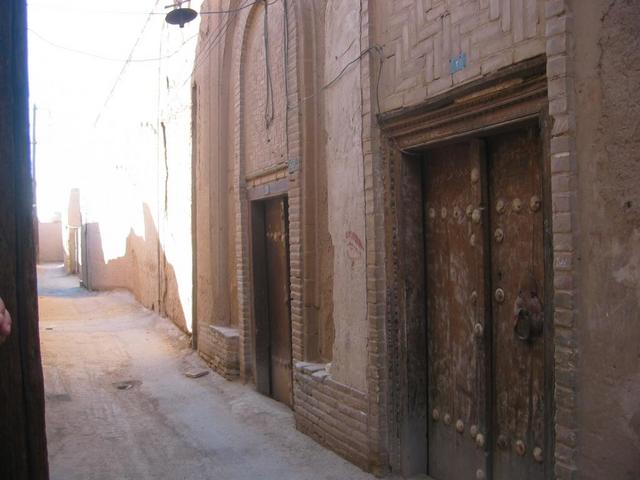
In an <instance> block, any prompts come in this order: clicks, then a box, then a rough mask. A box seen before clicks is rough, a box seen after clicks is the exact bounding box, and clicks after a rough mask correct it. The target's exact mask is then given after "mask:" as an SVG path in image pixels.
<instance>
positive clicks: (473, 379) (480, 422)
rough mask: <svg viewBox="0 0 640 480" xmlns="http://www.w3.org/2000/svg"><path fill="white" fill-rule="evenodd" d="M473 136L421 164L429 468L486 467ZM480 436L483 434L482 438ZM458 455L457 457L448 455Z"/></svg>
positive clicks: (477, 162)
mask: <svg viewBox="0 0 640 480" xmlns="http://www.w3.org/2000/svg"><path fill="white" fill-rule="evenodd" d="M481 164H482V161H481V151H480V145H479V143H478V142H471V143H464V144H457V145H452V146H448V147H443V148H440V149H437V150H434V151H432V152H430V153H429V155H428V158H427V161H426V163H425V168H424V175H423V176H424V192H425V193H424V197H425V208H424V211H425V240H426V241H425V261H426V291H427V302H426V310H427V339H428V341H427V344H428V381H429V389H428V390H429V391H428V395H429V413H430V421H429V426H428V450H429V454H428V462H429V473H430V475H431V476H432V477H433V478H435V479H436V480H440V479H442V480H445V479H450V478H474V477H475V474H476V471H477V470H478V469H481V470H482V471H483V472H485V471H486V466H485V455H484V445H483V443H482V442H480V443H479V445H478V444H476V438H475V437H476V436H475V434H476V433H477V432H480V435H482V436H483V435H485V434H486V432H485V423H486V421H485V414H484V413H485V401H484V398H485V396H486V395H485V391H486V389H485V372H486V365H485V361H484V346H483V340H482V335H478V334H477V333H476V330H477V329H478V327H477V326H476V324H478V325H480V326H481V328H483V326H484V267H483V233H482V216H483V215H482V211H483V209H482V181H481V178H480V172H481ZM482 436H481V439H482V438H484V437H482ZM453 459H455V461H452V460H453Z"/></svg>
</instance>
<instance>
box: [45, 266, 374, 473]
mask: <svg viewBox="0 0 640 480" xmlns="http://www.w3.org/2000/svg"><path fill="white" fill-rule="evenodd" d="M38 276H39V277H38V278H39V295H40V330H41V332H40V334H41V343H42V350H43V364H44V374H45V392H46V402H47V409H46V410H47V411H46V417H47V435H48V445H49V462H50V468H51V478H52V479H53V480H73V479H82V480H89V479H135V480H139V479H170V480H177V479H219V480H233V479H250V478H256V479H278V480H285V479H296V480H303V479H314V480H315V479H327V480H329V479H334V480H345V479H354V480H357V479H365V478H373V477H371V476H370V475H367V474H365V473H363V472H362V471H360V470H359V469H357V468H356V467H354V466H352V465H351V464H349V463H348V462H346V461H345V460H343V459H341V458H340V457H338V456H337V455H335V454H333V453H332V452H330V451H328V450H326V449H324V448H323V447H321V446H319V445H318V444H317V443H315V442H314V441H313V440H311V439H310V438H309V437H307V436H305V435H303V434H301V433H299V432H298V431H296V430H295V428H294V424H293V416H292V413H291V411H290V410H289V409H288V408H286V407H285V406H283V405H281V404H279V403H277V402H275V401H273V400H271V399H269V398H266V397H263V396H261V395H259V394H257V393H256V392H254V391H253V390H252V389H251V388H250V387H248V386H244V385H242V384H241V383H239V382H234V383H230V382H227V381H226V380H224V379H223V378H221V377H219V376H218V375H216V374H214V373H209V374H208V375H206V376H203V377H200V378H195V379H194V378H188V377H187V376H185V373H186V372H197V371H202V370H203V369H206V370H208V369H207V368H206V365H205V364H204V362H202V360H201V359H200V358H199V357H198V356H197V354H195V353H194V352H193V350H191V349H190V348H189V346H188V340H187V338H186V336H185V335H183V334H182V332H180V331H179V330H178V329H176V328H175V327H174V326H173V324H172V323H171V322H170V321H169V320H167V319H164V318H161V317H159V316H158V315H156V314H155V313H154V312H151V311H149V310H147V309H145V308H143V307H142V306H140V305H139V304H138V303H137V302H136V301H135V300H134V298H133V297H132V296H131V295H130V294H129V293H127V292H119V291H118V292H108V293H94V292H87V291H86V290H84V289H82V288H80V287H79V286H78V279H77V277H73V276H68V275H65V273H64V270H63V268H62V266H57V265H56V266H54V265H44V266H40V267H38Z"/></svg>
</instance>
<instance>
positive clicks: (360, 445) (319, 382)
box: [294, 362, 369, 470]
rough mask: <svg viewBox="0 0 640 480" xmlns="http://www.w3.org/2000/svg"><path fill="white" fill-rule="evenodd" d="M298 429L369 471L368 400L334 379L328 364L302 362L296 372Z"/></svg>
mask: <svg viewBox="0 0 640 480" xmlns="http://www.w3.org/2000/svg"><path fill="white" fill-rule="evenodd" d="M294 395H295V405H296V409H295V419H296V427H297V428H298V430H300V431H301V432H303V433H305V434H307V435H309V436H311V437H312V438H313V439H315V440H316V441H317V442H319V443H321V444H322V445H324V446H326V447H327V448H330V449H331V450H333V451H334V452H336V453H337V454H338V455H340V456H342V457H344V458H346V459H347V460H349V461H350V462H352V463H354V464H356V465H358V466H359V467H361V468H363V469H365V470H368V463H369V462H368V438H367V413H366V412H367V408H368V407H367V397H366V395H365V394H364V393H362V392H359V391H357V390H354V389H353V388H350V387H348V386H346V385H343V384H341V383H338V382H336V381H334V380H333V379H332V378H331V374H329V373H328V372H327V371H326V369H325V365H323V364H314V363H307V362H298V363H296V366H295V372H294Z"/></svg>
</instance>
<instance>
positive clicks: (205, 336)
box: [193, 0, 368, 466]
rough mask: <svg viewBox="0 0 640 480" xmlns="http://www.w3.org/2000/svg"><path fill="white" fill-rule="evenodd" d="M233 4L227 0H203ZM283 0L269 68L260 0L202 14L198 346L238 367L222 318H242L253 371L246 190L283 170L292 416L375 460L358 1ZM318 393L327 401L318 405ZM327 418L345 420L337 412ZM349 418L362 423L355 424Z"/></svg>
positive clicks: (214, 360) (359, 458)
mask: <svg viewBox="0 0 640 480" xmlns="http://www.w3.org/2000/svg"><path fill="white" fill-rule="evenodd" d="M229 6H230V3H229V2H225V1H220V2H209V3H208V4H205V5H204V6H203V8H209V9H217V10H225V9H228V7H229ZM286 7H287V8H286V11H285V5H284V2H275V3H274V4H273V5H271V4H270V5H269V6H268V7H267V8H268V21H267V24H268V44H269V53H268V58H269V68H270V72H267V69H266V57H265V46H264V36H263V32H264V6H263V5H262V4H258V5H255V6H252V7H250V8H245V9H242V10H241V11H239V12H238V13H237V14H231V15H219V16H218V15H212V16H208V17H203V20H202V23H201V30H200V41H199V47H198V53H197V55H196V58H198V57H200V58H201V61H199V62H197V63H196V65H197V68H196V72H195V75H194V82H193V83H194V85H195V88H196V90H197V132H196V138H197V149H196V150H197V155H196V159H195V169H194V172H195V185H196V188H195V198H196V202H197V218H198V222H197V225H196V239H197V247H196V248H197V271H196V278H197V294H196V302H197V303H196V309H197V312H198V313H197V317H198V324H199V340H198V349H199V351H200V353H201V354H202V355H203V356H204V357H205V358H206V359H207V360H209V361H210V363H211V364H212V366H213V367H214V368H217V369H218V370H219V371H220V373H222V374H224V375H226V376H228V374H229V369H228V368H226V367H224V368H223V367H222V366H221V365H225V364H226V365H229V364H233V359H232V358H227V356H228V355H230V353H229V352H231V354H233V353H234V352H236V349H227V348H226V347H224V343H223V342H221V341H219V339H220V331H224V332H227V333H229V334H233V332H237V334H238V337H239V348H238V349H237V352H236V353H235V354H237V355H238V357H239V358H238V363H239V372H238V375H239V376H241V377H242V378H243V379H245V380H249V381H252V380H253V379H254V378H255V372H254V359H253V348H254V346H253V341H254V340H253V339H254V337H253V330H252V328H253V327H252V325H253V308H254V307H253V303H252V302H253V292H252V288H253V285H252V280H251V278H252V277H251V262H250V254H251V251H250V242H249V238H250V237H249V234H250V228H251V227H250V215H249V214H250V210H249V209H250V202H251V201H255V199H256V198H258V199H259V198H261V197H259V195H260V194H261V193H260V192H262V191H263V189H264V188H267V185H275V184H277V182H281V183H280V184H278V185H282V184H283V183H282V182H285V183H284V185H286V187H285V192H286V193H287V194H288V203H289V233H290V238H289V240H290V241H289V244H290V262H291V269H290V274H291V279H290V282H291V318H292V329H293V331H292V340H293V345H292V351H293V360H294V363H296V367H295V372H294V377H295V386H294V408H295V411H296V422H297V425H298V427H299V428H300V429H302V430H303V431H305V432H307V433H309V434H311V435H313V436H314V437H315V438H316V439H318V440H319V441H321V442H323V443H324V444H326V445H328V446H330V447H331V448H334V449H335V450H337V451H339V452H340V453H341V454H343V455H345V456H348V457H349V458H352V459H353V461H355V462H356V463H358V464H359V465H362V466H366V464H367V451H368V445H367V434H366V432H367V425H366V421H367V412H366V410H367V409H366V394H365V392H366V390H367V328H368V326H367V303H366V256H365V245H366V234H365V209H364V203H365V202H364V167H363V161H362V159H363V154H362V135H363V123H362V101H363V100H362V97H361V88H360V85H361V83H360V76H361V73H360V68H359V66H358V58H359V57H360V51H361V48H363V47H362V42H361V39H360V19H359V12H360V4H359V2H358V1H356V0H353V1H348V2H342V1H341V2H317V1H305V2H287V6H286ZM286 18H288V23H287V22H285V19H286ZM345 22H346V23H345ZM287 47H288V48H287ZM347 64H349V67H350V68H347V69H345V71H342V69H343V68H344V67H345V65H347ZM269 77H270V78H269ZM269 80H270V81H271V86H270V85H269ZM333 80H335V82H332V81H333ZM328 84H331V85H328ZM327 85H328V86H327ZM325 86H326V88H325ZM331 87H334V88H331ZM344 117H348V118H349V119H350V121H349V123H348V124H345V123H344V122H343V121H342V119H343V118H344ZM274 182H275V183H274ZM261 189H262V190H261ZM256 195H258V197H256ZM303 212H304V214H303ZM313 362H322V363H313ZM327 363H330V365H329V367H328V368H327V369H325V365H326V364H327ZM309 369H311V370H309ZM232 370H233V369H232ZM232 370H231V371H232ZM312 373H316V375H315V376H313V375H312ZM323 395H326V397H324V398H323ZM336 395H338V396H342V397H344V398H345V399H349V400H348V401H349V402H351V404H352V406H351V407H350V408H351V409H352V410H350V411H348V412H347V411H343V408H342V407H340V406H339V404H338V403H336V402H334V401H333V400H332V398H333V397H334V396H336ZM320 401H321V402H323V403H324V407H322V408H320V409H317V408H316V406H317V405H318V402H320ZM345 408H346V407H345ZM320 416H321V417H322V419H321V418H320ZM328 418H335V419H341V420H337V421H336V420H332V421H331V424H330V425H329V424H326V423H325V422H324V419H328ZM349 425H351V426H357V428H358V429H359V431H360V432H361V434H359V435H358V434H352V429H351V428H349Z"/></svg>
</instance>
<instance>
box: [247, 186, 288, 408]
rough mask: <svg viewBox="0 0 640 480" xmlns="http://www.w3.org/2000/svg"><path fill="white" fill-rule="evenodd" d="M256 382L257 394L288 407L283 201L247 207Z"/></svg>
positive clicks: (285, 226) (285, 209) (284, 209)
mask: <svg viewBox="0 0 640 480" xmlns="http://www.w3.org/2000/svg"><path fill="white" fill-rule="evenodd" d="M253 247H254V248H253V269H254V292H255V294H254V298H255V307H254V311H255V322H256V324H255V325H256V327H255V345H256V383H257V386H258V390H259V391H261V392H262V393H265V394H268V395H270V396H271V397H273V398H274V399H276V400H278V401H280V402H282V403H284V404H286V405H288V406H292V405H293V393H292V359H291V317H290V310H289V309H290V302H289V255H288V253H289V242H288V230H287V202H286V198H283V197H280V198H275V199H271V200H266V201H264V202H256V203H254V205H253Z"/></svg>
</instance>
